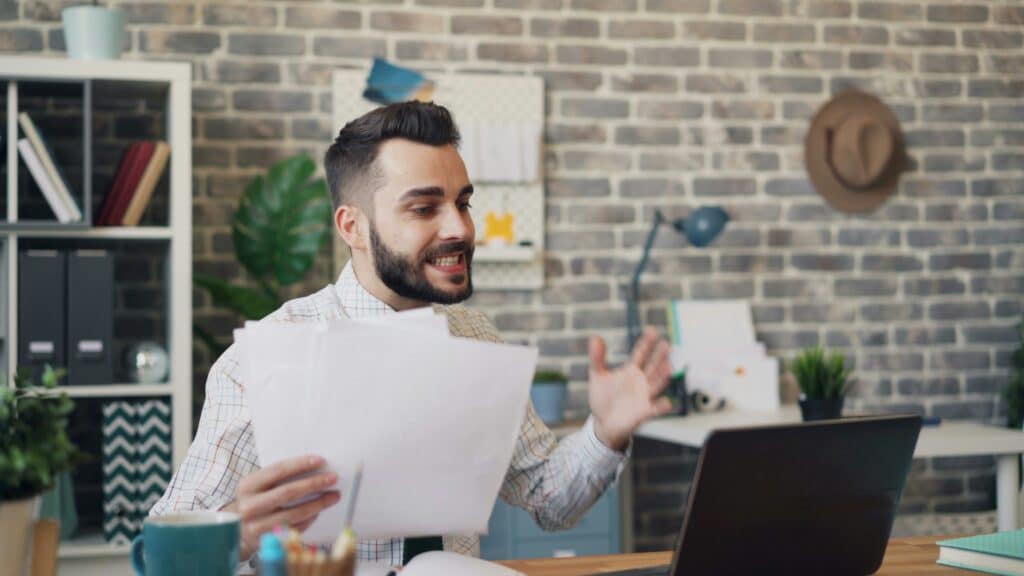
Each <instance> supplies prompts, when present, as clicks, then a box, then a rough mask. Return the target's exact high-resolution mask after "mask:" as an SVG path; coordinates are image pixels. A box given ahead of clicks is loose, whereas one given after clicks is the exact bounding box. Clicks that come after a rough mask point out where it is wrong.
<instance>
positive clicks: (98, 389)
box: [56, 383, 174, 398]
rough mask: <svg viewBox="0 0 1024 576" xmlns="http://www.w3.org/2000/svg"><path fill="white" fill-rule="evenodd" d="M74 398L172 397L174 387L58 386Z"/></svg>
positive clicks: (133, 385)
mask: <svg viewBox="0 0 1024 576" xmlns="http://www.w3.org/2000/svg"><path fill="white" fill-rule="evenodd" d="M56 390H57V392H65V393H67V395H68V396H70V397H72V398H112V397H134V396H170V395H171V393H172V392H173V391H174V387H173V386H171V385H170V384H169V383H163V384H100V385H97V386H57V388H56Z"/></svg>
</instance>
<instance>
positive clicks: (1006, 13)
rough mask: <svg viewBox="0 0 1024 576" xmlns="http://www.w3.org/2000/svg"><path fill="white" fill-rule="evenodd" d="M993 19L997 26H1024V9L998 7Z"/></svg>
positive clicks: (1018, 7)
mask: <svg viewBox="0 0 1024 576" xmlns="http://www.w3.org/2000/svg"><path fill="white" fill-rule="evenodd" d="M992 19H993V20H995V22H996V23H997V24H1024V7H1020V6H997V7H996V9H995V13H993V14H992Z"/></svg>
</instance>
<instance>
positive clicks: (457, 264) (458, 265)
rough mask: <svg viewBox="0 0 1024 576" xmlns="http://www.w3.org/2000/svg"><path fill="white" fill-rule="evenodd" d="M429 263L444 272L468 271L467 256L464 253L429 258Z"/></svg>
mask: <svg viewBox="0 0 1024 576" xmlns="http://www.w3.org/2000/svg"><path fill="white" fill-rule="evenodd" d="M427 263H428V264H430V265H431V266H433V267H434V268H437V269H439V270H441V271H442V272H462V271H463V270H465V269H466V255H465V253H464V252H458V253H456V254H446V255H444V256H437V257H434V258H429V259H428V260H427Z"/></svg>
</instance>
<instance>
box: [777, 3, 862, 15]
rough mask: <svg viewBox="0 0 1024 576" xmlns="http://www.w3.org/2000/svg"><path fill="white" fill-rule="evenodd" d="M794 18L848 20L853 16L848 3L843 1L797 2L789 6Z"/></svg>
mask: <svg viewBox="0 0 1024 576" xmlns="http://www.w3.org/2000/svg"><path fill="white" fill-rule="evenodd" d="M790 10H791V11H792V14H793V15H795V16H809V17H811V18H849V17H850V16H851V15H852V14H853V9H852V7H851V6H850V2H847V1H845V0H799V1H798V2H793V3H792V4H791V8H790Z"/></svg>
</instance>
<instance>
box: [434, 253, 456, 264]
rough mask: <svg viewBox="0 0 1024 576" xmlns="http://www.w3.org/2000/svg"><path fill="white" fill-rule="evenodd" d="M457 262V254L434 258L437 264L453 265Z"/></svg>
mask: <svg viewBox="0 0 1024 576" xmlns="http://www.w3.org/2000/svg"><path fill="white" fill-rule="evenodd" d="M458 263H459V255H458V254H456V255H455V256H445V257H443V258H437V259H435V260H434V264H437V265H438V266H455V265H456V264H458Z"/></svg>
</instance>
